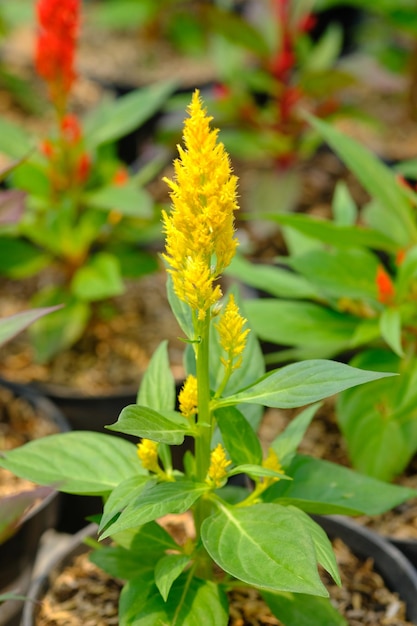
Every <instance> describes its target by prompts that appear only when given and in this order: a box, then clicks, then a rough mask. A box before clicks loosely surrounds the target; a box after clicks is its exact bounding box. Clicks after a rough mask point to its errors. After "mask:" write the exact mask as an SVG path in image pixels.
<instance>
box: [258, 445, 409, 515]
mask: <svg viewBox="0 0 417 626" xmlns="http://www.w3.org/2000/svg"><path fill="white" fill-rule="evenodd" d="M287 474H288V475H289V476H291V478H292V479H293V480H292V481H279V482H277V483H274V484H273V485H272V486H271V487H269V488H268V490H267V491H266V492H265V493H264V496H263V497H264V499H265V500H267V501H268V502H280V503H282V504H286V503H292V504H294V505H295V506H298V507H300V508H301V509H303V510H304V511H306V512H307V513H317V514H323V515H328V514H333V513H334V514H342V515H358V514H366V515H379V514H381V513H383V512H385V511H388V510H390V509H392V508H394V507H395V506H397V505H398V504H401V503H402V502H405V501H406V500H408V499H410V498H412V497H415V496H416V495H417V491H415V490H414V489H408V488H407V487H399V486H397V485H390V484H387V483H385V482H382V481H380V480H376V479H375V478H370V477H368V476H365V475H363V474H359V473H358V472H355V471H353V470H351V469H349V468H347V467H343V466H341V465H337V464H336V463H330V462H329V461H323V460H322V459H315V458H313V457H308V456H303V455H297V456H296V457H295V458H294V460H293V461H292V463H291V465H290V467H289V468H287Z"/></svg>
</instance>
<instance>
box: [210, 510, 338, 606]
mask: <svg viewBox="0 0 417 626" xmlns="http://www.w3.org/2000/svg"><path fill="white" fill-rule="evenodd" d="M300 513H301V512H300V511H298V510H296V509H294V508H292V507H283V506H280V505H278V504H256V505H254V506H250V507H242V508H234V509H227V508H225V507H222V508H221V509H220V510H219V512H218V513H216V514H215V515H212V516H211V517H208V518H206V519H205V520H204V522H203V525H202V528H201V537H202V540H203V543H204V547H205V548H206V550H207V551H208V553H209V554H210V556H211V557H212V559H213V560H214V561H215V562H216V563H217V564H218V565H219V566H220V567H221V568H222V569H224V570H225V571H226V572H228V573H229V574H231V575H232V576H234V577H236V578H237V579H238V580H242V581H243V582H245V583H247V584H248V585H253V586H254V587H258V588H260V589H265V590H271V591H294V592H297V593H309V594H310V593H311V594H314V595H318V596H327V595H328V593H327V590H326V589H325V587H324V585H323V583H322V582H321V580H320V577H319V575H318V572H317V560H316V550H315V546H314V542H313V539H312V537H311V534H310V532H309V529H308V528H307V527H306V524H305V523H304V520H303V519H302V518H301V515H300Z"/></svg>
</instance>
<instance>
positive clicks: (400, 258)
mask: <svg viewBox="0 0 417 626" xmlns="http://www.w3.org/2000/svg"><path fill="white" fill-rule="evenodd" d="M406 254H407V251H406V250H404V248H401V250H398V252H397V254H396V256H395V265H397V266H399V265H401V263H402V262H403V261H404V259H405V255H406Z"/></svg>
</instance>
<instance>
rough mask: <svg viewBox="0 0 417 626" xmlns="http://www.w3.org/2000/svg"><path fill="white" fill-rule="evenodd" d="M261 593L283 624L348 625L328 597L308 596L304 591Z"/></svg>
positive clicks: (293, 625) (290, 625) (308, 625)
mask: <svg viewBox="0 0 417 626" xmlns="http://www.w3.org/2000/svg"><path fill="white" fill-rule="evenodd" d="M261 595H262V597H263V599H264V600H265V602H266V603H267V605H268V606H269V608H270V610H271V613H272V614H273V615H275V616H276V617H278V618H279V619H280V621H281V622H282V623H283V624H285V626H317V625H318V624H319V625H320V626H348V623H347V621H346V620H345V619H344V617H342V615H341V614H340V613H339V611H338V610H337V609H335V607H334V606H333V605H332V603H331V601H330V600H329V599H328V598H319V597H316V596H309V595H307V594H304V593H289V592H286V593H284V592H283V591H281V592H276V593H269V592H267V591H263V592H261Z"/></svg>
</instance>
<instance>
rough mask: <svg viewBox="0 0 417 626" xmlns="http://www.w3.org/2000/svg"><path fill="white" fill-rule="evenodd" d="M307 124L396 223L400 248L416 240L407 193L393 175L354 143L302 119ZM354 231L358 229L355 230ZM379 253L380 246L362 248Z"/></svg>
mask: <svg viewBox="0 0 417 626" xmlns="http://www.w3.org/2000/svg"><path fill="white" fill-rule="evenodd" d="M306 117H307V119H308V121H309V122H310V124H311V125H312V126H313V127H314V128H315V129H316V130H317V131H318V132H319V133H320V135H321V136H322V137H323V138H324V139H325V140H326V141H327V143H328V144H329V145H330V146H331V148H332V149H333V150H334V151H335V152H336V154H338V156H339V157H340V158H341V159H342V160H343V161H344V163H345V164H346V165H347V167H348V168H349V169H350V170H351V171H352V172H353V174H355V176H356V177H357V179H358V180H359V182H360V183H361V184H362V185H363V187H364V188H365V189H366V191H368V193H369V194H370V196H371V197H372V198H375V199H377V200H378V201H379V202H380V203H381V204H382V205H384V206H385V207H386V209H389V210H390V211H391V212H392V214H393V215H395V216H396V217H397V219H398V222H399V225H401V227H402V232H401V241H397V243H400V244H401V245H406V244H408V243H410V242H411V241H416V240H417V229H416V225H415V222H414V218H413V215H412V212H411V205H410V202H409V200H408V196H407V192H406V191H405V190H404V189H402V187H401V185H400V184H398V182H397V180H396V178H395V174H394V172H393V171H392V170H391V169H390V168H389V167H387V166H385V165H384V164H383V163H382V162H381V161H380V160H379V159H378V158H377V157H376V156H374V155H373V154H372V153H371V152H370V151H368V150H367V149H366V148H365V147H363V146H361V145H360V144H359V143H358V142H356V141H355V140H354V139H352V138H350V137H347V136H346V135H344V134H343V133H341V132H340V131H339V130H337V129H336V128H335V127H333V126H332V125H330V124H328V123H326V122H324V121H323V120H318V119H317V118H314V117H313V116H312V115H306ZM357 230H358V231H359V230H360V229H357ZM364 245H369V246H370V247H376V248H379V249H389V248H384V247H382V246H380V245H371V244H370V243H368V244H364Z"/></svg>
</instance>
